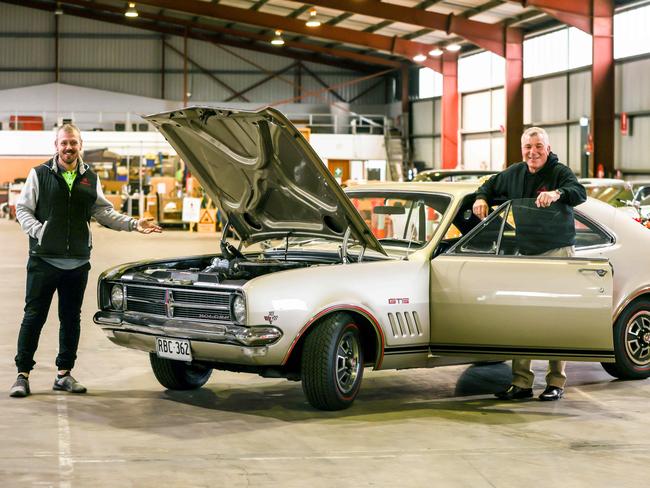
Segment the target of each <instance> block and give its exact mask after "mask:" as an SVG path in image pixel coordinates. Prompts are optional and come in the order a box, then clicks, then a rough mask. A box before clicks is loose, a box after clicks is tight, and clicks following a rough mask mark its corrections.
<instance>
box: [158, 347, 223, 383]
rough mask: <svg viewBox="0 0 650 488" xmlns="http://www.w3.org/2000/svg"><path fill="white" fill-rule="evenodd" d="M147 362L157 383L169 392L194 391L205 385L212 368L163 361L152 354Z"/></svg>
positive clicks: (168, 360) (169, 360)
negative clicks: (149, 363)
mask: <svg viewBox="0 0 650 488" xmlns="http://www.w3.org/2000/svg"><path fill="white" fill-rule="evenodd" d="M149 361H150V362H151V369H152V370H153V374H154V375H155V376H156V379H157V380H158V382H159V383H160V384H161V385H163V386H164V387H165V388H168V389H170V390H196V389H197V388H201V387H202V386H203V385H205V384H206V383H207V381H208V380H209V379H210V375H211V374H212V368H208V367H207V366H202V365H200V364H187V363H183V362H181V361H173V360H171V359H163V358H159V357H158V356H156V355H155V354H153V353H151V354H149Z"/></svg>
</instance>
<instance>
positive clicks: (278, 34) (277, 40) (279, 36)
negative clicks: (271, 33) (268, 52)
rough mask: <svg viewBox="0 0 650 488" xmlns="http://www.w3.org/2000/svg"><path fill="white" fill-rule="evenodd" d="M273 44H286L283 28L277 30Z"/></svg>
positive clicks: (272, 40)
mask: <svg viewBox="0 0 650 488" xmlns="http://www.w3.org/2000/svg"><path fill="white" fill-rule="evenodd" d="M271 44H273V45H274V46H284V39H282V31H281V30H279V29H278V30H276V31H275V37H274V38H273V39H271Z"/></svg>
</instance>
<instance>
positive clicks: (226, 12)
mask: <svg viewBox="0 0 650 488" xmlns="http://www.w3.org/2000/svg"><path fill="white" fill-rule="evenodd" d="M138 3H139V4H140V5H151V6H154V7H160V8H165V9H170V10H176V11H179V12H185V13H189V14H194V15H201V16H204V17H213V18H217V19H224V20H230V21H233V22H240V23H243V24H250V25H258V26H262V27H268V28H270V29H281V30H284V31H288V32H294V33H296V34H303V35H306V36H309V37H318V38H322V39H329V40H332V41H339V42H344V43H347V44H355V45H359V46H365V47H369V48H372V49H375V50H378V51H385V52H390V53H394V54H399V55H401V56H404V57H406V58H408V59H409V60H410V59H412V58H413V56H415V55H418V54H426V53H427V52H429V51H430V50H431V48H432V46H431V45H429V44H424V43H420V42H415V41H407V40H404V39H401V38H398V37H388V36H381V35H378V34H372V33H369V32H362V31H355V30H352V29H344V28H342V27H336V26H330V25H321V26H320V27H307V26H306V25H305V23H304V22H303V21H302V20H299V19H292V18H287V17H283V16H281V15H272V14H267V13H264V12H253V11H251V10H249V9H241V8H235V7H229V6H224V5H220V4H217V5H215V4H211V3H205V2H201V1H199V0H182V1H181V0H138ZM418 12H420V11H418ZM468 22H471V21H468ZM423 64H425V65H426V66H429V67H431V68H433V69H436V70H440V63H439V62H436V61H435V60H431V62H429V63H423Z"/></svg>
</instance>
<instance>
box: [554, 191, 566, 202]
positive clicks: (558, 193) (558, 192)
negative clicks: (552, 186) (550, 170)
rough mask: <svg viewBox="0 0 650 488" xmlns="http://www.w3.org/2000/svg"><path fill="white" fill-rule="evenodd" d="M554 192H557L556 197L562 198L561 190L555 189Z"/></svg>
mask: <svg viewBox="0 0 650 488" xmlns="http://www.w3.org/2000/svg"><path fill="white" fill-rule="evenodd" d="M555 193H557V199H558V200H559V199H560V198H562V195H564V192H563V191H562V190H555Z"/></svg>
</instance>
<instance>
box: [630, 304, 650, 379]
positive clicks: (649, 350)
mask: <svg viewBox="0 0 650 488" xmlns="http://www.w3.org/2000/svg"><path fill="white" fill-rule="evenodd" d="M625 351H626V352H627V356H628V358H630V361H632V362H633V363H634V364H637V365H639V366H647V365H648V364H650V312H648V311H646V310H644V311H641V312H639V313H637V314H636V315H634V316H633V317H632V318H631V319H630V320H629V321H628V323H627V327H625Z"/></svg>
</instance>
